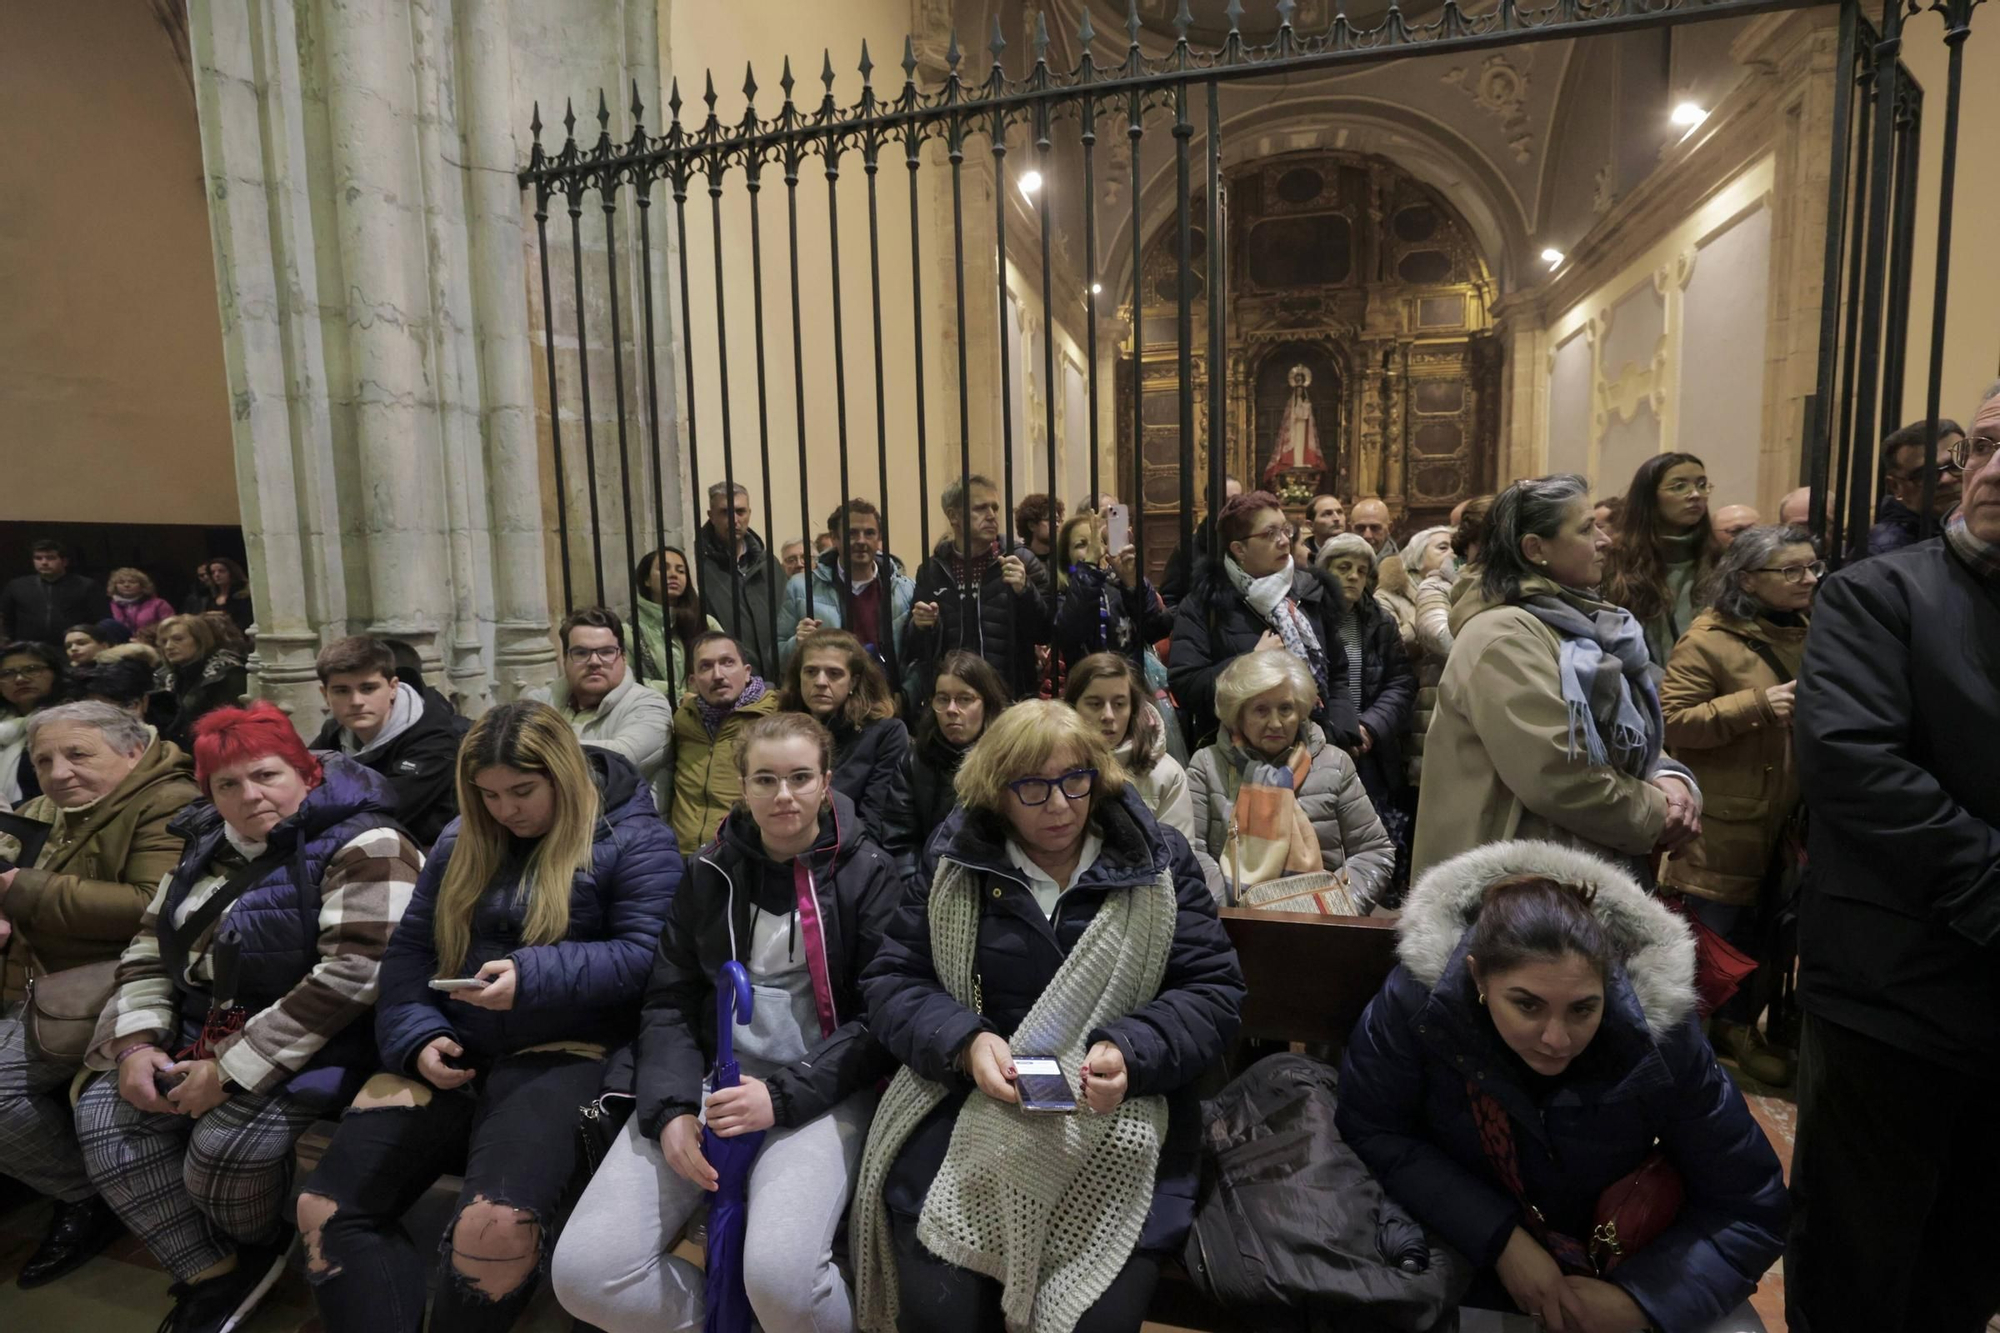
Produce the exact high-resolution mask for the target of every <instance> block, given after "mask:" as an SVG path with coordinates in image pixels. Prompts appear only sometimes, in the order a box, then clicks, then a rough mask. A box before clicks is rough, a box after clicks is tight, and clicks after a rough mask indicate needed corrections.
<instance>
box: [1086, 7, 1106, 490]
mask: <svg viewBox="0 0 2000 1333" xmlns="http://www.w3.org/2000/svg"><path fill="white" fill-rule="evenodd" d="M1089 12H1090V11H1089V10H1085V11H1084V14H1085V19H1086V22H1087V21H1088V16H1089ZM1095 73H1096V67H1095V66H1094V65H1093V64H1092V63H1091V59H1090V46H1089V43H1088V42H1087V41H1086V42H1085V43H1084V50H1083V81H1084V82H1085V83H1086V84H1088V83H1089V82H1090V81H1091V79H1092V78H1093V77H1094V75H1095ZM1083 254H1084V261H1083V267H1084V272H1083V309H1084V330H1083V337H1084V379H1085V383H1086V384H1087V385H1088V396H1087V398H1086V400H1085V401H1086V402H1087V404H1088V406H1087V407H1086V408H1085V411H1086V412H1087V413H1088V414H1089V419H1088V421H1087V423H1086V433H1087V435H1088V438H1089V441H1090V507H1091V509H1092V511H1093V512H1095V511H1096V510H1097V508H1098V504H1097V497H1098V496H1099V495H1101V494H1102V493H1103V489H1102V487H1103V481H1102V478H1101V477H1100V476H1099V475H1098V464H1099V459H1098V445H1097V296H1098V289H1099V288H1100V287H1101V286H1102V285H1103V284H1101V283H1100V282H1098V280H1097V97H1096V95H1095V94H1092V93H1085V94H1084V96H1083Z"/></svg>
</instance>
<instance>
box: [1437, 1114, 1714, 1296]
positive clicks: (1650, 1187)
mask: <svg viewBox="0 0 2000 1333" xmlns="http://www.w3.org/2000/svg"><path fill="white" fill-rule="evenodd" d="M1465 1092H1466V1096H1467V1097H1469V1098H1470V1099H1471V1100H1472V1118H1473V1120H1474V1122H1475V1123H1476V1124H1477V1125H1478V1126H1479V1146H1480V1149H1481V1151H1483V1152H1484V1153H1485V1154H1486V1160H1487V1161H1488V1162H1489V1163H1490V1164H1491V1165H1492V1167H1493V1170H1494V1171H1495V1173H1497V1174H1498V1175H1499V1177H1500V1183H1501V1184H1503V1185H1505V1186H1506V1187H1507V1192H1508V1193H1509V1194H1512V1195H1513V1196H1514V1200H1515V1202H1517V1203H1519V1204H1520V1205H1521V1207H1522V1209H1523V1210H1524V1214H1523V1216H1522V1219H1521V1224H1522V1225H1523V1226H1525V1227H1526V1228H1527V1229H1528V1234H1529V1235H1531V1236H1533V1237H1534V1238H1535V1239H1536V1241H1538V1242H1539V1243H1540V1244H1541V1246H1542V1248H1543V1249H1545V1250H1547V1251H1548V1252H1549V1257H1551V1258H1552V1259H1554V1260H1555V1261H1556V1264H1557V1266H1558V1267H1560V1268H1561V1269H1562V1270H1563V1271H1564V1272H1565V1273H1572V1274H1576V1275H1579V1276H1583V1277H1603V1276H1604V1275H1605V1274H1607V1273H1609V1272H1611V1270H1612V1269H1614V1268H1616V1267H1618V1265H1619V1264H1620V1263H1622V1262H1624V1261H1625V1259H1626V1258H1627V1257H1628V1256H1630V1255H1631V1254H1633V1253H1635V1252H1637V1251H1639V1250H1642V1249H1644V1248H1645V1247H1646V1246H1648V1245H1650V1244H1651V1243H1652V1242H1653V1241H1654V1240H1655V1239H1656V1238H1657V1237H1658V1236H1659V1234H1660V1233H1661V1232H1663V1231H1665V1230H1666V1229H1667V1228H1668V1227H1670V1226H1672V1225H1673V1222H1674V1219H1675V1218H1676V1217H1678V1216H1679V1215H1680V1211H1681V1204H1682V1202H1683V1201H1685V1200H1686V1198H1687V1187H1686V1186H1685V1185H1683V1184H1682V1183H1681V1176H1680V1172H1678V1171H1676V1170H1674V1168H1673V1164H1672V1163H1671V1162H1669V1161H1667V1157H1666V1154H1665V1153H1663V1152H1661V1151H1660V1150H1659V1149H1658V1148H1655V1149H1654V1150H1653V1151H1652V1152H1650V1153H1648V1154H1647V1155H1646V1160H1645V1161H1643V1162H1641V1163H1639V1166H1638V1169H1637V1170H1634V1171H1632V1172H1631V1173H1629V1174H1628V1175H1624V1176H1620V1177H1619V1178H1618V1179H1617V1180H1614V1181H1612V1182H1611V1183H1610V1184H1609V1185H1607V1186H1605V1188H1604V1192H1603V1193H1601V1194H1599V1195H1598V1196H1597V1208H1596V1210H1595V1212H1594V1213H1593V1215H1592V1217H1591V1233H1590V1244H1589V1246H1588V1247H1587V1248H1586V1247H1585V1246H1584V1244H1583V1243H1582V1242H1581V1241H1579V1240H1577V1239H1576V1238H1575V1237H1574V1236H1567V1235H1564V1234H1563V1233H1562V1232H1560V1231H1557V1230H1555V1229H1554V1228H1552V1227H1550V1226H1549V1224H1548V1219H1546V1218H1544V1217H1543V1216H1542V1210H1541V1209H1539V1208H1537V1207H1535V1205H1534V1204H1532V1203H1530V1202H1528V1196H1527V1192H1526V1191H1525V1190H1523V1189H1522V1188H1521V1161H1520V1157H1519V1156H1518V1154H1517V1153H1516V1152H1515V1149H1514V1124H1513V1121H1511V1120H1510V1119H1508V1117H1507V1109H1506V1108H1505V1107H1503V1106H1502V1105H1500V1103H1499V1101H1498V1100H1497V1099H1496V1098H1495V1097H1494V1096H1493V1095H1492V1094H1491V1093H1488V1092H1486V1091H1484V1090H1482V1089H1480V1088H1478V1087H1476V1086H1475V1085H1474V1084H1473V1083H1471V1082H1470V1081H1467V1083H1466V1085H1465Z"/></svg>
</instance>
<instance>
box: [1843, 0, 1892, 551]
mask: <svg viewBox="0 0 2000 1333" xmlns="http://www.w3.org/2000/svg"><path fill="white" fill-rule="evenodd" d="M1902 46H1903V7H1902V5H1901V4H1899V3H1891V4H1888V5H1885V6H1883V10H1882V33H1881V40H1880V41H1879V42H1877V44H1876V47H1875V88H1876V94H1875V139H1874V148H1873V152H1872V154H1871V156H1870V160H1869V164H1868V165H1869V171H1870V175H1869V182H1868V258H1867V265H1866V270H1865V273H1864V276H1863V279H1862V290H1861V353H1860V357H1861V363H1860V367H1859V377H1858V383H1857V384H1856V385H1855V389H1854V419H1855V429H1856V432H1857V436H1856V439H1855V442H1854V443H1855V449H1854V453H1853V456H1852V457H1851V458H1849V460H1848V467H1849V473H1850V476H1849V482H1848V484H1849V487H1850V493H1849V495H1848V497H1847V503H1848V524H1849V527H1850V529H1851V530H1852V531H1854V532H1856V533H1859V532H1862V531H1864V530H1865V529H1866V528H1867V526H1868V522H1867V517H1866V516H1867V513H1868V499H1869V496H1870V495H1872V494H1873V492H1874V487H1873V485H1872V484H1871V482H1872V479H1873V477H1874V473H1875V469H1874V466H1873V464H1874V459H1875V448H1874V446H1875V444H1876V443H1877V442H1878V441H1875V440H1870V441H1868V442H1867V444H1866V445H1865V446H1864V444H1863V441H1862V440H1861V438H1860V437H1859V432H1862V431H1868V430H1871V429H1872V428H1873V426H1874V422H1875V408H1876V402H1877V394H1878V391H1879V383H1880V380H1879V377H1880V375H1881V370H1882V338H1883V334H1884V331H1885V330H1884V328H1883V303H1884V296H1885V292H1884V287H1885V283H1886V278H1887V271H1886V270H1887V266H1888V257H1889V192H1890V170H1891V168H1892V167H1893V166H1894V162H1893V160H1892V150H1893V147H1894V143H1895V133H1896V86H1897V80H1898V78H1899V77H1900V75H1901V72H1902V69H1901V62H1900V60H1899V59H1898V56H1899V53H1900V52H1901V50H1902Z"/></svg>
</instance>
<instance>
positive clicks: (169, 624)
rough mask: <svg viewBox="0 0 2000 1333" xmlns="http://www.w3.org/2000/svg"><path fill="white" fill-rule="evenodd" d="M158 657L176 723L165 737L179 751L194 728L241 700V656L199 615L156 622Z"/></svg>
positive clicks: (245, 684) (245, 685)
mask: <svg viewBox="0 0 2000 1333" xmlns="http://www.w3.org/2000/svg"><path fill="white" fill-rule="evenodd" d="M160 656H161V657H163V658H165V659H166V663H167V684H168V686H169V687H170V688H171V689H172V690H173V695H174V710H175V711H174V725H173V726H172V728H170V729H169V731H168V733H167V738H168V739H169V740H171V741H173V742H174V743H175V744H177V745H179V746H181V747H182V748H183V749H185V748H187V747H188V746H190V745H191V744H192V743H193V739H194V724H195V723H196V722H199V721H200V720H201V719H202V718H203V717H204V716H206V715H207V714H209V713H212V712H214V711H215V710H216V709H218V708H226V707H228V706H229V705H231V704H234V703H236V702H237V701H238V700H240V699H242V697H243V694H244V691H246V690H248V689H249V688H250V678H249V676H248V674H247V673H246V672H245V671H244V669H243V658H242V656H241V654H239V653H237V652H235V651H234V650H232V649H229V648H225V647H223V645H222V641H221V639H219V638H218V637H217V636H216V630H215V626H214V625H212V624H210V623H209V622H208V621H207V620H205V619H204V618H202V617H201V616H170V617H168V618H167V619H165V620H163V621H161V622H160Z"/></svg>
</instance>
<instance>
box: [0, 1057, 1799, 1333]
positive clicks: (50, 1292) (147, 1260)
mask: <svg viewBox="0 0 2000 1333" xmlns="http://www.w3.org/2000/svg"><path fill="white" fill-rule="evenodd" d="M1746 1091H1748V1092H1749V1094H1750V1096H1749V1101H1750V1107H1751V1110H1752V1112H1753V1113H1754V1114H1755V1115H1756V1117H1757V1121H1758V1123H1759V1124H1761V1125H1762V1126H1763V1127H1764V1132H1765V1133H1766V1134H1768V1135H1769V1136H1770V1138H1771V1143H1772V1145H1773V1146H1774V1147H1775V1148H1776V1149H1777V1152H1778V1157H1779V1159H1780V1160H1781V1161H1782V1162H1784V1164H1785V1167H1786V1170H1787V1171H1788V1172H1789V1170H1790V1169H1791V1160H1792V1138H1793V1128H1794V1120H1795V1116H1794V1110H1795V1108H1794V1107H1793V1105H1792V1103H1791V1102H1790V1101H1788V1100H1786V1099H1785V1098H1784V1097H1783V1096H1780V1095H1769V1094H1768V1093H1766V1092H1764V1091H1760V1090H1756V1089H1746ZM449 1207H450V1199H449V1198H448V1197H447V1196H445V1195H443V1194H441V1193H436V1192H434V1193H433V1195H432V1197H431V1198H430V1199H428V1200H426V1202H425V1203H424V1204H423V1205H420V1206H419V1210H418V1215H417V1216H415V1217H413V1218H412V1230H413V1231H415V1232H417V1233H418V1234H419V1235H420V1236H429V1237H435V1236H436V1235H437V1234H438V1233H439V1232H440V1231H441V1230H442V1228H443V1225H444V1218H445V1216H446V1214H447V1212H448V1210H449ZM47 1216H48V1213H47V1205H46V1204H43V1203H41V1202H39V1201H35V1200H29V1201H25V1202H21V1201H17V1202H16V1203H15V1204H14V1206H12V1207H11V1208H5V1209H4V1211H0V1333H152V1330H153V1329H154V1327H155V1326H156V1325H157V1324H158V1323H159V1320H160V1316H161V1314H162V1313H163V1312H164V1311H165V1309H166V1307H167V1304H168V1301H167V1296H166V1291H167V1286H168V1278H167V1275H166V1274H165V1273H163V1272H161V1271H160V1267H159V1265H158V1264H157V1263H155V1262H154V1260H153V1257H152V1256H151V1255H150V1254H148V1253H146V1251H145V1248H144V1247H143V1246H141V1245H139V1244H138V1242H136V1241H134V1240H132V1239H131V1238H130V1237H127V1238H125V1239H123V1240H121V1241H119V1242H118V1243H117V1244H114V1245H113V1246H112V1247H111V1248H110V1249H108V1250H107V1251H105V1253H103V1254H102V1255H99V1256H98V1257H97V1258H95V1259H93V1260H92V1261H91V1262H90V1263H88V1264H86V1265H85V1266H84V1267H83V1268H81V1269H79V1270H78V1271H77V1272H75V1273H72V1274H71V1275H70V1276H68V1277H66V1278H64V1279H63V1280H62V1281H60V1282H57V1283H54V1284H52V1285H50V1286H47V1287H43V1288H41V1289H39V1290H36V1291H22V1290H20V1289H19V1288H18V1287H16V1286H15V1285H14V1275H15V1273H17V1272H18V1271H19V1270H20V1266H21V1263H22V1261H23V1260H25V1259H26V1258H27V1256H28V1254H29V1253H30V1252H31V1251H32V1250H33V1249H34V1247H35V1244H36V1241H37V1240H38V1239H39V1237H40V1235H41V1232H42V1228H43V1226H44V1224H45V1223H46V1220H47ZM422 1243H426V1244H428V1243H430V1242H429V1241H428V1240H425V1241H423V1242H422ZM295 1262H296V1261H295ZM1784 1286H1785V1279H1784V1273H1783V1267H1782V1265H1780V1266H1778V1267H1775V1268H1773V1269H1772V1270H1771V1272H1770V1273H1769V1274H1768V1275H1766V1277H1765V1278H1764V1282H1763V1285H1762V1286H1761V1287H1760V1288H1759V1289H1758V1291H1757V1295H1756V1297H1755V1299H1754V1302H1753V1304H1754V1305H1755V1307H1756V1309H1757V1312H1758V1314H1759V1315H1760V1316H1761V1317H1762V1318H1763V1320H1764V1323H1765V1326H1766V1327H1767V1328H1768V1329H1771V1330H1774V1331H1775V1330H1779V1329H1782V1328H1784ZM569 1327H570V1323H569V1319H568V1318H567V1316H565V1315H564V1314H563V1312H562V1310H561V1309H560V1308H559V1307H558V1306H557V1305H556V1304H555V1302H554V1301H553V1300H551V1299H549V1297H548V1295H547V1293H546V1292H544V1293H543V1295H542V1296H541V1297H540V1298H539V1299H538V1300H537V1301H536V1303H535V1305H534V1306H533V1307H532V1308H531V1309H530V1311H529V1314H528V1317H527V1318H526V1319H525V1320H524V1321H523V1322H522V1324H521V1328H522V1329H523V1330H524V1333H568V1329H569ZM1147 1327H1148V1329H1149V1330H1151V1331H1152V1333H1175V1331H1174V1330H1173V1329H1172V1328H1171V1327H1170V1326H1165V1325H1148V1326H1147ZM245 1333H320V1324H319V1319H318V1317H317V1316H316V1315H315V1314H314V1312H313V1303H312V1293H311V1291H310V1290H309V1289H308V1288H307V1286H306V1283H305V1279H304V1277H303V1276H302V1274H301V1273H300V1272H298V1271H296V1270H295V1271H293V1272H291V1273H288V1274H286V1276H285V1278H284V1280H283V1281H281V1282H280V1283H279V1284H278V1286H277V1287H276V1289H275V1290H273V1292H272V1294H271V1296H270V1298H269V1299H268V1300H267V1301H266V1303H265V1304H264V1306H263V1307H262V1308H261V1309H260V1310H259V1311H258V1312H257V1315H256V1317H255V1318H254V1319H253V1320H252V1321H251V1322H250V1324H249V1325H248V1326H247V1327H246V1329H245Z"/></svg>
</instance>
